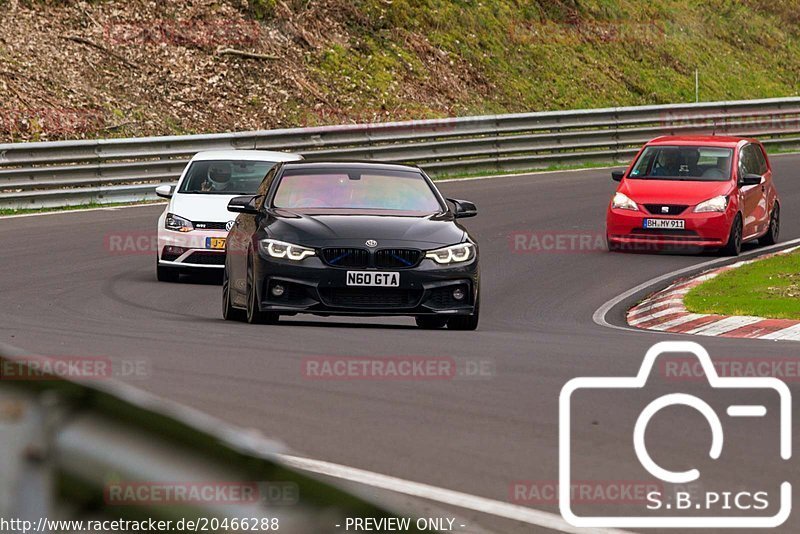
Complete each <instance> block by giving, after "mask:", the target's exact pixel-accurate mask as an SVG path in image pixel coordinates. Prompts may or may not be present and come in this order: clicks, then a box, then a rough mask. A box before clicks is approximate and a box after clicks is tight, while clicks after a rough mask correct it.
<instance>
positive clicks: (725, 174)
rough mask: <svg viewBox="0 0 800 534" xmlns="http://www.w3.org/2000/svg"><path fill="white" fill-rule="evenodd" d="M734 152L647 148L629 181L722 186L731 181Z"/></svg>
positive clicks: (685, 147)
mask: <svg viewBox="0 0 800 534" xmlns="http://www.w3.org/2000/svg"><path fill="white" fill-rule="evenodd" d="M732 161H733V150H732V149H730V148H720V147H707V146H649V147H647V148H645V149H644V151H643V152H642V155H641V156H639V159H638V160H637V161H636V164H635V165H634V166H633V170H631V172H630V175H629V176H628V178H633V179H653V180H693V181H701V182H724V181H725V180H728V179H730V177H731V163H732Z"/></svg>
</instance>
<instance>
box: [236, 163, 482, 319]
mask: <svg viewBox="0 0 800 534" xmlns="http://www.w3.org/2000/svg"><path fill="white" fill-rule="evenodd" d="M228 210H229V211H232V212H236V213H239V216H238V217H237V219H236V222H235V224H234V226H233V228H232V229H231V231H230V233H229V235H228V240H227V244H226V247H227V259H226V263H225V275H224V281H223V315H224V317H225V319H227V320H246V321H247V322H250V323H275V322H277V321H278V319H279V317H280V316H281V315H294V314H297V313H310V314H316V315H322V316H328V315H351V316H357V315H360V316H376V315H408V316H413V317H415V318H416V322H417V325H418V326H420V327H422V328H442V327H444V326H447V327H448V328H451V329H455V330H474V329H476V328H477V327H478V313H479V309H480V270H479V267H478V245H477V244H476V243H475V241H474V240H473V239H472V238H471V237H470V235H469V234H468V233H467V231H466V230H465V229H464V228H463V227H462V226H461V225H460V224H458V221H457V219H460V218H464V217H473V216H475V215H476V214H477V210H476V208H475V205H474V204H472V203H471V202H467V201H463V200H452V199H450V200H445V199H444V198H443V197H442V195H441V193H439V191H438V190H437V189H436V186H435V185H434V184H433V182H432V181H431V179H430V178H429V177H428V176H427V175H426V174H425V173H424V172H423V171H422V170H421V169H419V168H417V167H413V166H406V165H394V164H387V163H346V162H330V163H322V162H310V161H306V162H287V163H281V164H278V165H277V166H275V167H274V168H273V169H272V170H270V172H269V173H268V174H267V175H266V177H265V178H264V181H263V182H262V184H261V187H260V188H259V190H258V192H257V194H256V195H255V196H243V197H237V198H234V199H233V200H231V202H230V204H229V205H228Z"/></svg>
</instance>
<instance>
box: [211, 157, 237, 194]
mask: <svg viewBox="0 0 800 534" xmlns="http://www.w3.org/2000/svg"><path fill="white" fill-rule="evenodd" d="M208 181H209V183H210V184H211V185H212V186H214V189H225V188H226V187H228V185H229V184H230V182H231V166H230V164H228V163H212V164H211V165H210V166H209V167H208Z"/></svg>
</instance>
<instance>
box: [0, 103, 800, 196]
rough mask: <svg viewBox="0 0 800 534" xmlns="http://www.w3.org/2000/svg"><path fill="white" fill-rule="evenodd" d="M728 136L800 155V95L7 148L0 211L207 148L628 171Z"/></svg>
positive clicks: (167, 166) (121, 192)
mask: <svg viewBox="0 0 800 534" xmlns="http://www.w3.org/2000/svg"><path fill="white" fill-rule="evenodd" d="M705 133H708V134H732V135H742V136H747V137H758V138H759V139H761V140H762V141H763V142H764V143H765V144H766V145H767V146H771V147H777V148H781V149H797V148H800V98H799V97H792V98H772V99H764V100H744V101H731V102H711V103H699V104H677V105H665V106H641V107H622V108H605V109H591V110H578V111H551V112H536V113H522V114H512V115H492V116H481V117H462V118H452V119H430V120H421V121H409V122H393V123H377V124H360V125H344V126H324V127H315V128H295V129H283V130H265V131H255V132H240V133H228V134H213V135H190V136H171V137H149V138H135V139H102V140H93V141H60V142H47V143H18V144H5V145H0V208H39V207H53V206H65V205H82V204H87V203H111V202H128V201H138V200H147V199H153V198H155V195H154V193H153V184H156V183H162V182H174V181H175V180H176V179H177V178H178V177H179V176H180V173H181V171H182V170H183V167H184V166H185V164H186V162H187V161H188V159H189V158H190V157H191V156H192V155H194V154H195V153H197V152H199V151H202V150H214V149H264V150H282V151H289V152H297V153H300V154H302V155H304V156H306V157H315V158H333V159H367V160H369V159H375V160H382V161H392V162H413V163H416V164H418V165H420V166H421V167H423V168H424V169H425V170H426V171H427V172H429V173H430V174H432V175H438V176H442V175H452V174H461V173H480V172H496V171H501V172H502V171H518V170H529V169H537V168H546V167H549V166H553V165H564V164H584V163H595V162H598V163H620V162H626V161H627V160H629V159H630V158H631V156H633V155H634V154H635V153H636V150H637V149H638V147H640V146H641V145H642V144H643V143H645V142H646V141H648V140H650V139H652V138H653V137H657V136H659V135H676V134H705Z"/></svg>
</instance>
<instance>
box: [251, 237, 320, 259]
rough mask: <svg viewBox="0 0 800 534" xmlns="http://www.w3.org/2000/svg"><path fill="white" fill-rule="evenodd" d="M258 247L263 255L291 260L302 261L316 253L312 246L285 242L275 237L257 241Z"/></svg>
mask: <svg viewBox="0 0 800 534" xmlns="http://www.w3.org/2000/svg"><path fill="white" fill-rule="evenodd" d="M258 247H259V248H260V249H261V253H262V254H264V255H265V256H269V257H271V258H279V259H285V260H292V261H302V260H304V259H306V258H308V257H309V256H314V255H315V254H316V253H315V252H314V249H313V248H308V247H304V246H301V245H295V244H293V243H286V242H284V241H278V240H276V239H262V240H261V241H259V242H258Z"/></svg>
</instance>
